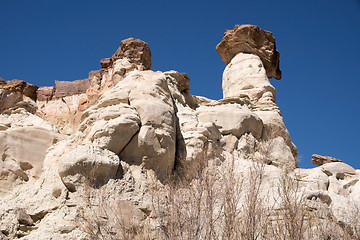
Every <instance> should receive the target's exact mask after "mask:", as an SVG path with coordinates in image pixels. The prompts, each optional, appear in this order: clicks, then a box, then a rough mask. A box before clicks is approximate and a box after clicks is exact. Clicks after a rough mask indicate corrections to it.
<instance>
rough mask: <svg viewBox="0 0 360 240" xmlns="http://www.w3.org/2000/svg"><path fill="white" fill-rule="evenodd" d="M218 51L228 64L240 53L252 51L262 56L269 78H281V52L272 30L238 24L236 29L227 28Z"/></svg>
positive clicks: (217, 48) (217, 47)
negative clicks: (278, 49)
mask: <svg viewBox="0 0 360 240" xmlns="http://www.w3.org/2000/svg"><path fill="white" fill-rule="evenodd" d="M216 51H217V52H218V53H219V54H220V56H221V59H222V60H223V61H224V63H225V64H226V65H228V64H229V63H230V61H231V60H232V59H233V57H235V56H236V55H237V54H238V53H251V54H255V55H257V56H259V57H260V59H261V61H262V62H263V63H264V65H265V69H266V74H267V76H268V78H276V79H280V78H281V71H280V69H279V57H280V54H279V52H278V51H277V50H276V45H275V38H274V37H273V35H272V33H271V32H268V31H265V30H263V29H261V28H259V27H257V26H254V25H250V24H246V25H236V26H235V27H234V30H226V31H225V34H224V37H223V39H222V40H221V42H220V43H219V44H218V45H217V46H216Z"/></svg>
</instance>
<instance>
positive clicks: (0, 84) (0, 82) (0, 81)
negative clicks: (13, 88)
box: [0, 77, 6, 86]
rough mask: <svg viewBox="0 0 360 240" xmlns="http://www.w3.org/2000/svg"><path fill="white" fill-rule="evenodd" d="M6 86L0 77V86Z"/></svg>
mask: <svg viewBox="0 0 360 240" xmlns="http://www.w3.org/2000/svg"><path fill="white" fill-rule="evenodd" d="M2 85H6V80H4V79H3V78H1V77H0V86H2Z"/></svg>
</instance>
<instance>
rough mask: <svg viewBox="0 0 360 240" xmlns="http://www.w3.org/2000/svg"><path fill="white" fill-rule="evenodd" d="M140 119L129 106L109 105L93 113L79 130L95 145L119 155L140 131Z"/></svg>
mask: <svg viewBox="0 0 360 240" xmlns="http://www.w3.org/2000/svg"><path fill="white" fill-rule="evenodd" d="M139 125H140V118H139V116H138V114H137V112H136V111H135V110H134V109H133V108H131V107H130V106H129V105H125V104H118V105H111V106H107V107H104V108H101V109H99V110H98V111H94V112H92V113H91V114H89V116H88V117H87V118H86V119H84V121H83V122H82V123H81V126H80V128H81V129H84V130H82V131H84V134H86V137H85V138H87V139H89V140H90V141H91V142H93V143H94V144H95V145H97V146H99V147H101V148H103V149H108V150H110V151H112V152H114V153H115V154H117V155H118V154H120V152H121V151H122V150H123V148H124V147H125V146H126V145H127V144H128V143H129V141H130V140H131V138H132V137H133V136H134V135H135V133H137V132H138V131H139V129H140V126H139ZM85 128H86V130H85Z"/></svg>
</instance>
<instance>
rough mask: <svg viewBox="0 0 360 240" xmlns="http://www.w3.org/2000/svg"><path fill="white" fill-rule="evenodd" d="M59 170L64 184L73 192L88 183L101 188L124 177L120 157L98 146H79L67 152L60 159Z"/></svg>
mask: <svg viewBox="0 0 360 240" xmlns="http://www.w3.org/2000/svg"><path fill="white" fill-rule="evenodd" d="M58 169H59V170H58V171H59V175H60V177H61V180H62V182H63V183H64V184H65V186H66V187H67V188H68V189H69V191H71V192H74V191H76V190H77V188H80V187H82V186H84V184H86V181H87V184H89V185H93V186H95V187H100V186H102V185H104V184H106V183H107V182H108V181H109V179H112V178H117V177H121V175H122V167H121V165H120V160H119V157H118V156H116V155H115V154H114V153H113V152H111V151H108V150H104V149H101V148H99V147H97V146H78V147H76V148H75V149H73V150H71V151H68V152H66V153H65V154H64V155H63V156H61V157H60V159H59V165H58ZM84 178H85V179H84Z"/></svg>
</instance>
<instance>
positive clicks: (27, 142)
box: [0, 127, 62, 195]
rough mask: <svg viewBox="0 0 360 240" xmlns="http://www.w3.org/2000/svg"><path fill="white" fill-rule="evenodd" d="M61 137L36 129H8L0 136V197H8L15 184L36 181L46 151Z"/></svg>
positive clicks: (45, 130) (41, 168)
mask: <svg viewBox="0 0 360 240" xmlns="http://www.w3.org/2000/svg"><path fill="white" fill-rule="evenodd" d="M60 139H62V136H61V135H60V134H58V133H56V132H53V131H49V130H47V129H45V128H40V127H21V128H19V127H18V128H16V127H14V128H9V129H7V130H5V131H3V132H0V153H2V161H1V163H0V182H1V184H0V195H3V194H6V193H9V192H10V191H11V190H12V189H13V187H14V186H15V185H16V184H17V183H16V182H19V181H17V179H18V180H21V181H28V180H29V179H30V178H35V179H37V178H39V177H40V174H41V172H42V170H43V161H44V158H45V154H46V150H47V149H48V147H50V146H51V145H52V144H53V143H55V142H56V141H58V140H60Z"/></svg>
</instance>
